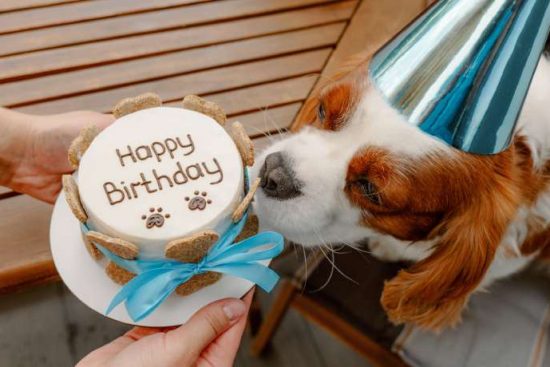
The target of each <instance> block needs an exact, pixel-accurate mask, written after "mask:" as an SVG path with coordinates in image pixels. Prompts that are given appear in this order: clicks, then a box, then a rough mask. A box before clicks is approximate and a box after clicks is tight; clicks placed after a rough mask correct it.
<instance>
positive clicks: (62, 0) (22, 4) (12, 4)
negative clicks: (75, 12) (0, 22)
mask: <svg viewBox="0 0 550 367" xmlns="http://www.w3.org/2000/svg"><path fill="white" fill-rule="evenodd" d="M77 1H80V0H2V1H0V13H3V12H8V11H16V10H23V9H34V8H42V7H46V6H52V5H58V4H67V3H73V2H77Z"/></svg>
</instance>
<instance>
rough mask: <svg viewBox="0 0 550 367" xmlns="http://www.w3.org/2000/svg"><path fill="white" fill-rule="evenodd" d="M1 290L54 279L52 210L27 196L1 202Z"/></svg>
mask: <svg viewBox="0 0 550 367" xmlns="http://www.w3.org/2000/svg"><path fill="white" fill-rule="evenodd" d="M0 208H1V209H2V211H3V212H4V213H9V215H6V216H5V217H4V218H3V219H2V220H1V221H0V259H1V260H0V289H2V288H11V287H14V286H16V285H21V284H25V283H34V282H36V281H37V280H38V279H42V278H48V277H51V276H52V275H55V269H54V266H53V263H52V260H51V254H50V250H49V238H48V233H49V226H50V216H51V210H52V207H51V206H50V205H48V204H44V203H41V202H39V201H37V200H35V199H31V198H29V197H27V196H23V195H21V196H16V197H13V198H10V199H5V200H1V201H0Z"/></svg>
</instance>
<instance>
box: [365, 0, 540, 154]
mask: <svg viewBox="0 0 550 367" xmlns="http://www.w3.org/2000/svg"><path fill="white" fill-rule="evenodd" d="M549 5H550V0H440V1H439V2H438V3H437V4H435V5H434V6H432V7H431V8H430V9H429V10H428V11H427V12H426V13H425V14H423V15H422V16H421V17H419V18H418V19H417V20H416V21H414V22H413V23H412V24H411V25H410V26H409V27H407V28H406V29H405V30H404V31H403V32H401V33H400V34H399V35H398V36H397V37H396V38H394V39H393V40H392V41H390V43H388V44H387V45H386V46H385V47H384V48H382V49H381V50H380V51H379V52H378V53H377V54H376V55H375V57H374V58H373V60H372V61H371V64H370V70H369V74H370V78H371V82H372V83H373V84H374V85H375V86H376V87H377V89H378V90H379V91H380V92H381V93H382V95H383V96H384V97H385V98H386V100H387V101H388V103H389V104H390V105H391V106H393V107H394V108H395V109H396V110H398V111H399V112H400V113H401V114H402V115H403V116H404V118H405V119H406V120H407V121H408V122H409V123H411V124H415V125H417V126H419V128H420V129H422V130H423V131H425V132H426V133H428V134H430V135H433V136H435V137H437V138H439V139H441V140H443V141H445V142H446V143H448V144H450V145H452V146H454V147H456V148H458V149H460V150H463V151H465V152H469V153H477V154H494V153H498V152H501V151H502V150H504V149H506V148H507V147H508V146H509V144H510V141H511V139H512V134H513V132H514V127H515V125H516V121H517V119H518V116H519V114H520V112H521V108H522V106H523V102H524V100H525V97H526V95H527V92H528V89H529V85H530V83H531V80H532V78H533V74H534V72H535V70H536V67H537V64H538V61H539V58H540V56H541V54H542V51H543V48H544V45H545V42H546V39H547V36H548V33H549V31H550V6H549Z"/></svg>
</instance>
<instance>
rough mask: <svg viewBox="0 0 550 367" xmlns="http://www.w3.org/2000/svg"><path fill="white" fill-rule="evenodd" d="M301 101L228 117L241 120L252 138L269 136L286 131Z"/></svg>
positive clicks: (231, 119)
mask: <svg viewBox="0 0 550 367" xmlns="http://www.w3.org/2000/svg"><path fill="white" fill-rule="evenodd" d="M301 105H302V103H301V102H297V103H292V104H289V105H286V106H281V107H275V108H269V109H266V110H263V111H258V112H252V113H248V114H244V115H239V116H235V117H232V118H230V119H229V120H230V121H239V122H241V123H242V124H243V125H244V127H245V129H246V132H247V133H248V135H250V136H252V137H253V138H262V137H271V136H275V135H277V136H278V135H280V133H282V132H284V131H286V130H287V129H288V127H290V124H291V123H292V120H293V119H294V117H295V116H296V114H297V113H298V111H299V110H300V106H301Z"/></svg>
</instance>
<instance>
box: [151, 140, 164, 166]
mask: <svg viewBox="0 0 550 367" xmlns="http://www.w3.org/2000/svg"><path fill="white" fill-rule="evenodd" d="M151 148H152V149H153V153H154V154H155V157H156V158H157V162H160V161H161V159H160V157H162V155H163V154H164V153H166V147H165V146H164V144H162V143H159V142H158V141H155V142H154V143H153V144H151Z"/></svg>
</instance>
